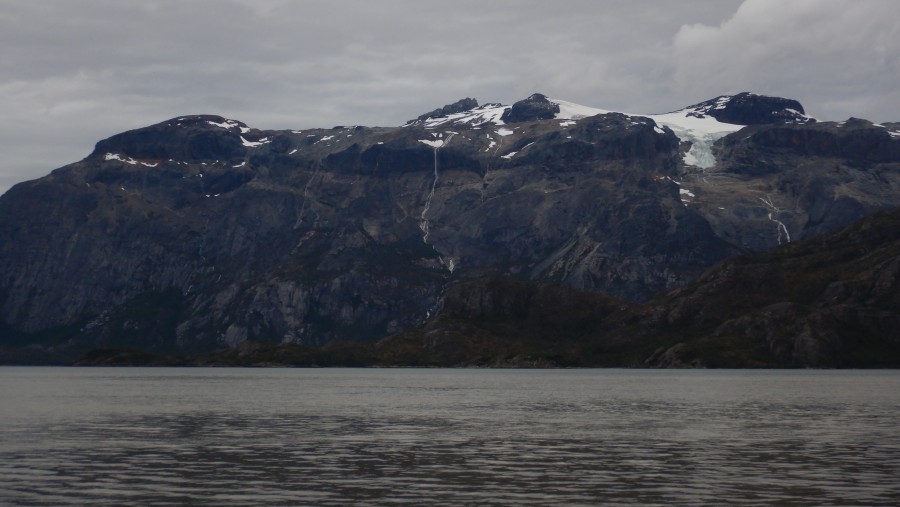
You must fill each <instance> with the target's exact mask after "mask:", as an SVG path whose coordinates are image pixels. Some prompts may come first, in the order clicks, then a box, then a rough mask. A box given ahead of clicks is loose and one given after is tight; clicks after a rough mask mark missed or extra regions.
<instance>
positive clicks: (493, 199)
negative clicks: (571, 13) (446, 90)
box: [0, 93, 900, 362]
mask: <svg viewBox="0 0 900 507" xmlns="http://www.w3.org/2000/svg"><path fill="white" fill-rule="evenodd" d="M898 169H900V125H898V124H896V123H892V124H883V125H878V124H872V123H870V122H867V121H865V120H859V119H849V120H847V121H846V122H840V123H834V122H816V121H815V120H814V119H812V118H810V117H808V116H806V115H805V113H804V110H803V108H802V106H801V105H800V104H799V103H797V102H796V101H791V100H787V99H781V98H776V97H764V96H759V95H753V94H747V93H743V94H738V95H735V96H723V97H717V98H715V99H712V100H710V101H706V102H701V103H699V104H696V105H693V106H689V107H687V108H684V109H680V110H677V111H674V112H671V113H666V114H659V115H636V114H626V113H617V112H609V111H604V110H600V109H594V108H590V107H585V106H580V105H577V104H573V103H570V102H567V101H563V100H559V99H554V98H551V97H547V96H544V95H541V94H534V95H532V96H530V97H528V98H526V99H524V100H522V101H519V102H516V103H514V104H513V105H511V106H504V105H500V104H485V105H478V103H477V101H475V100H474V99H469V98H467V99H464V100H461V101H459V102H456V103H454V104H450V105H448V106H444V107H442V108H438V109H435V110H434V111H432V112H430V113H426V114H424V115H421V116H419V117H418V118H416V119H414V120H411V121H410V122H408V123H407V124H406V125H403V126H401V127H375V128H370V127H362V126H351V127H344V126H340V127H334V128H331V129H312V130H289V131H263V130H257V129H254V128H251V127H249V126H247V125H245V124H243V123H241V122H238V121H235V120H229V119H225V118H221V117H218V116H205V115H201V116H184V117H179V118H174V119H172V120H168V121H165V122H162V123H159V124H157V125H152V126H149V127H145V128H141V129H137V130H133V131H129V132H124V133H122V134H118V135H115V136H113V137H111V138H109V139H105V140H102V141H100V142H98V143H97V146H96V148H95V149H94V151H93V152H92V153H91V155H89V156H88V157H87V158H85V159H84V160H82V161H79V162H76V163H73V164H71V165H68V166H65V167H63V168H60V169H57V170H55V171H53V172H52V173H50V174H49V175H48V176H46V177H44V178H41V179H38V180H35V181H30V182H25V183H21V184H19V185H16V186H15V187H13V188H12V189H10V190H9V191H8V192H7V193H6V194H4V195H3V196H2V197H0V338H2V341H0V344H2V345H0V346H2V349H3V352H2V354H3V355H4V357H8V358H13V359H9V360H20V361H25V362H28V361H31V362H34V361H53V360H59V361H64V360H68V358H72V357H76V356H78V355H80V354H83V353H84V352H85V351H87V350H89V349H92V348H97V347H110V346H113V347H133V348H137V349H143V350H154V351H156V352H159V353H164V354H195V353H206V352H209V351H212V350H216V349H219V348H222V347H236V346H238V345H240V344H242V343H245V342H275V343H286V344H295V345H302V346H307V347H314V346H320V345H323V344H326V343H329V342H344V341H347V340H350V341H363V342H373V341H375V340H380V339H382V338H384V337H386V336H389V335H396V334H398V333H404V332H412V330H415V329H418V328H420V326H422V325H428V324H429V323H430V322H433V321H434V319H435V315H436V314H437V313H438V311H439V310H440V309H441V308H442V307H446V302H447V297H446V295H448V294H452V293H453V291H455V290H459V289H458V287H461V286H464V285H460V284H464V283H465V282H471V283H478V281H479V280H490V279H493V278H494V277H497V276H502V277H507V278H513V279H517V280H520V281H522V283H526V282H527V283H530V282H537V283H539V284H545V283H553V284H558V285H559V286H562V287H572V288H576V289H583V290H587V291H591V292H593V293H596V294H598V297H601V296H602V297H606V298H614V300H615V301H627V302H629V303H628V304H637V303H643V302H646V301H648V300H650V299H651V298H653V297H654V296H655V295H657V294H659V293H661V292H663V291H667V290H672V289H675V288H678V287H683V286H686V285H687V284H689V283H691V282H693V281H696V280H697V279H698V278H699V277H700V276H701V275H702V274H703V273H704V272H706V270H707V269H709V268H710V267H711V266H713V265H714V264H716V263H718V262H720V261H722V260H724V259H726V258H729V257H732V256H734V255H737V254H745V253H750V252H764V251H768V250H771V249H773V248H775V247H777V246H778V245H781V244H787V243H789V242H793V241H797V240H800V239H803V238H809V237H813V236H817V235H821V234H823V233H826V232H829V231H834V230H836V229H838V228H841V227H843V226H846V225H848V224H850V223H852V222H854V221H856V220H859V219H861V218H863V217H866V216H868V215H870V214H872V213H873V212H875V211H877V210H880V209H886V208H892V207H896V206H900V171H898ZM615 304H618V303H615ZM623 304H624V303H623Z"/></svg>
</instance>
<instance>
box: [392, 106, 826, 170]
mask: <svg viewBox="0 0 900 507" xmlns="http://www.w3.org/2000/svg"><path fill="white" fill-rule="evenodd" d="M469 106H473V107H469ZM611 112H613V111H610V110H607V109H599V108H595V107H590V106H584V105H581V104H576V103H574V102H569V101H566V100H561V99H556V98H551V97H547V96H546V95H543V94H540V93H535V94H533V95H531V96H529V97H528V98H526V99H523V100H520V101H517V102H516V103H514V104H513V105H512V106H506V105H503V104H497V103H492V104H484V105H481V106H479V105H477V101H475V99H463V100H461V101H458V102H456V103H454V104H449V105H447V106H444V107H443V108H440V109H436V110H434V111H432V112H431V113H426V114H425V115H422V116H420V117H419V118H417V119H415V120H412V121H410V122H408V123H407V124H406V126H411V125H419V126H423V127H425V128H428V129H431V128H437V127H449V126H456V127H462V128H466V127H470V128H471V127H480V126H482V125H485V124H494V125H505V124H507V123H517V122H523V121H536V120H546V119H557V120H563V123H562V124H561V125H562V126H566V125H571V123H569V122H577V121H578V120H580V119H582V118H587V117H591V116H596V115H600V114H608V113H611ZM622 114H625V115H626V116H641V117H645V118H650V119H652V120H653V121H654V122H656V124H657V126H658V127H660V128H659V129H658V130H659V131H660V132H664V130H663V127H668V128H669V129H670V130H671V131H672V132H673V133H674V134H675V135H676V136H678V138H679V139H680V140H681V141H684V142H689V143H690V145H691V147H690V149H689V151H688V152H687V153H686V154H685V156H684V162H685V164H688V165H693V166H696V167H700V168H704V169H706V168H709V167H712V166H713V165H715V159H714V158H713V155H712V145H713V143H715V142H716V141H717V140H718V139H720V138H722V137H724V136H726V135H728V134H730V133H732V132H736V131H738V130H740V129H742V128H744V127H745V126H748V125H757V124H765V123H811V122H815V121H816V120H815V119H814V118H812V117H811V116H808V115H806V113H805V112H804V110H803V106H802V105H800V103H799V102H797V101H796V100H791V99H784V98H780V97H768V96H765V95H756V94H753V93H749V92H743V93H739V94H737V95H721V96H719V97H716V98H714V99H711V100H707V101H704V102H700V103H697V104H694V105H691V106H688V107H685V108H682V109H679V110H676V111H672V112H669V113H663V114H638V113H622Z"/></svg>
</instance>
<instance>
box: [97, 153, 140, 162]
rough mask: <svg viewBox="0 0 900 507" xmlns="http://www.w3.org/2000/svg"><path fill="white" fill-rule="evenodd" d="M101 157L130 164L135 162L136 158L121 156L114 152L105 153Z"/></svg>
mask: <svg viewBox="0 0 900 507" xmlns="http://www.w3.org/2000/svg"><path fill="white" fill-rule="evenodd" d="M103 159H104V160H118V161H119V162H125V163H126V164H130V165H136V164H137V160H135V159H133V158H131V157H127V158H122V156H121V155H119V154H116V153H107V154H106V156H105V157H104V158H103Z"/></svg>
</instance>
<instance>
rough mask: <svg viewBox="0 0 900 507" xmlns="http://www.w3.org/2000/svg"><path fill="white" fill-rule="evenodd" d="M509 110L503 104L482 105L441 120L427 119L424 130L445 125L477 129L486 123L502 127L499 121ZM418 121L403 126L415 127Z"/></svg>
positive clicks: (501, 122) (501, 121)
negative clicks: (462, 125)
mask: <svg viewBox="0 0 900 507" xmlns="http://www.w3.org/2000/svg"><path fill="white" fill-rule="evenodd" d="M507 109H509V106H504V105H503V104H484V105H481V106H478V107H476V108H473V109H469V110H468V111H462V112H459V113H453V114H448V115H447V116H443V117H441V118H428V119H426V120H425V121H424V127H425V128H428V129H430V128H437V127H441V126H446V125H461V124H464V125H467V126H469V127H478V126H481V125H484V124H487V123H493V124H495V125H503V124H504V123H503V120H501V119H500V117H501V116H503V113H504V112H505V111H506V110H507ZM417 124H419V122H418V121H412V122H409V123H407V124H406V125H404V126H409V125H417Z"/></svg>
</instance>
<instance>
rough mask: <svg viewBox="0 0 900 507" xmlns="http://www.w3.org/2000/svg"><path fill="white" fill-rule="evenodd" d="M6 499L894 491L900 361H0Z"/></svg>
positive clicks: (655, 496)
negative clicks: (779, 366) (878, 365)
mask: <svg viewBox="0 0 900 507" xmlns="http://www.w3.org/2000/svg"><path fill="white" fill-rule="evenodd" d="M0 411H2V412H0V414H2V417H0V504H2V505H135V504H136V505H516V506H518V505H566V506H572V505H598V504H601V505H602V504H609V505H623V504H636V505H724V504H737V505H773V504H778V505H900V424H898V423H900V417H898V416H900V372H893V371H853V372H847V371H721V370H720V371H665V370H660V371H656V370H649V371H648V370H417V369H385V370H381V369H321V370H317V369H194V368H183V369H178V368H157V369H145V368H15V367H4V368H0Z"/></svg>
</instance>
